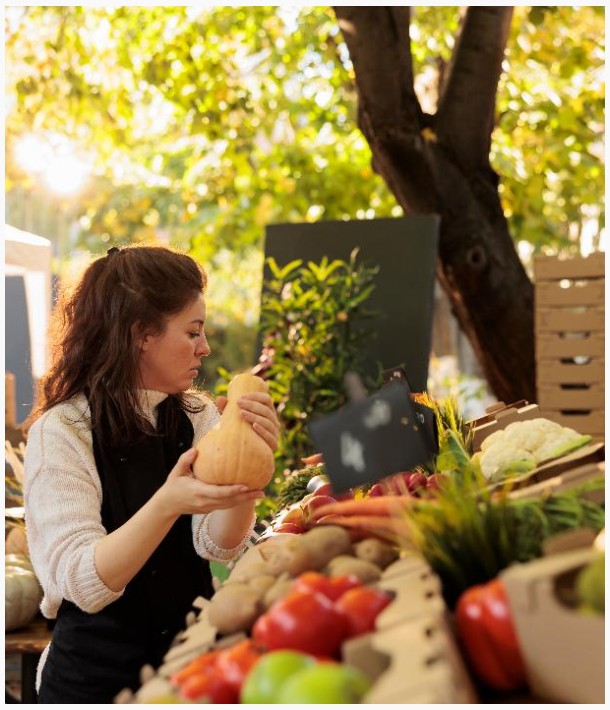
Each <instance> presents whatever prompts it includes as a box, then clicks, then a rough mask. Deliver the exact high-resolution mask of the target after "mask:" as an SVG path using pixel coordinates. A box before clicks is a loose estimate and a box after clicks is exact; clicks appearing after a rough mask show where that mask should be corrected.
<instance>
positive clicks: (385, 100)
mask: <svg viewBox="0 0 610 710" xmlns="http://www.w3.org/2000/svg"><path fill="white" fill-rule="evenodd" d="M333 9H334V12H335V15H336V17H337V20H338V22H339V27H340V28H341V31H342V34H343V38H344V40H345V43H346V44H347V47H348V49H349V54H350V58H351V60H352V64H353V65H354V72H355V74H356V86H357V88H358V94H359V97H360V117H361V119H363V118H364V117H366V119H367V121H368V122H369V123H370V124H371V125H372V126H374V127H375V131H380V130H383V129H384V127H385V126H390V127H392V128H393V129H396V128H398V127H403V128H404V130H405V132H411V131H416V130H419V120H420V117H421V113H422V112H421V108H420V105H419V102H418V100H417V96H416V95H415V89H414V86H413V62H412V59H411V42H410V39H409V22H410V10H409V8H408V7H343V6H341V7H334V8H333ZM361 128H363V127H362V126H361ZM363 130H364V128H363ZM365 133H366V131H365Z"/></svg>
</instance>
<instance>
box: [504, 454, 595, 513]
mask: <svg viewBox="0 0 610 710" xmlns="http://www.w3.org/2000/svg"><path fill="white" fill-rule="evenodd" d="M605 475H606V464H605V462H600V463H588V464H585V465H584V466H578V467H577V468H571V469H568V470H567V471H565V472H564V473H558V474H557V475H556V476H551V477H550V478H545V479H544V480H542V481H539V482H538V483H531V484H530V481H529V478H528V477H527V476H525V477H524V479H525V480H522V481H521V483H520V485H519V486H518V487H517V488H516V490H513V491H511V493H509V494H508V497H509V498H511V499H512V500H520V499H523V498H538V497H542V496H547V495H550V494H557V493H563V492H564V491H568V490H570V489H571V488H574V487H576V486H580V485H582V484H583V483H586V482H587V481H588V480H591V479H592V478H595V477H597V476H605ZM600 492H601V495H602V499H601V500H597V501H596V502H599V503H603V495H604V491H600ZM595 497H597V496H595ZM587 498H588V499H589V500H591V498H592V496H590V495H587Z"/></svg>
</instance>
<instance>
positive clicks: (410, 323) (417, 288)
mask: <svg viewBox="0 0 610 710" xmlns="http://www.w3.org/2000/svg"><path fill="white" fill-rule="evenodd" d="M439 226H440V217H439V216H438V215H412V216H409V217H402V218H399V219H371V220H351V221H346V222H341V221H327V222H315V223H313V224H310V223H306V224H272V225H269V226H268V227H267V229H266V237H265V258H267V257H273V258H274V259H275V260H276V262H277V263H278V265H279V266H280V267H282V266H285V265H286V264H288V263H290V262H291V261H294V260H295V259H302V260H303V263H304V264H307V262H308V261H313V262H314V263H316V264H318V263H320V261H321V260H322V257H323V256H327V257H328V258H329V260H333V259H341V260H343V261H349V256H350V253H351V252H352V250H353V249H354V248H355V247H359V249H360V251H359V254H358V261H359V262H360V263H363V262H365V263H368V264H369V265H371V266H378V267H379V274H378V276H377V278H376V280H375V285H376V287H375V290H374V291H373V293H372V295H371V297H370V298H369V299H368V300H367V309H370V310H372V311H376V312H377V314H378V315H377V317H376V319H375V320H373V321H372V323H373V328H374V330H375V337H374V338H372V339H371V341H370V344H369V350H368V352H367V353H366V363H365V371H364V373H363V374H367V373H368V374H370V375H372V374H374V373H375V372H376V369H375V363H377V362H380V363H381V365H382V368H383V369H385V368H391V367H394V366H395V365H396V364H397V363H402V364H403V365H404V367H405V370H406V371H407V373H408V375H409V381H410V383H411V386H412V387H413V388H414V391H416V392H423V391H425V390H426V389H427V380H428V360H429V357H430V346H431V339H432V316H433V306H434V279H435V263H436V256H437V246H438V233H439ZM263 276H264V278H265V279H270V278H271V273H270V271H269V268H268V266H267V265H266V264H265V269H264V272H263ZM260 343H261V337H260V334H259V349H260Z"/></svg>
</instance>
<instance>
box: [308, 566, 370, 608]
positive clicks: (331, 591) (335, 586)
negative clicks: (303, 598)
mask: <svg viewBox="0 0 610 710" xmlns="http://www.w3.org/2000/svg"><path fill="white" fill-rule="evenodd" d="M360 586H362V582H361V581H360V580H359V579H358V577H356V576H354V575H353V574H350V575H343V576H341V577H326V576H324V575H323V574H320V573H319V572H304V573H303V574H301V575H299V576H298V577H297V579H296V581H295V584H294V590H295V591H299V592H319V593H320V594H323V595H324V596H325V597H326V598H327V599H330V601H331V602H334V601H337V599H339V598H340V597H341V596H342V595H343V594H345V592H347V591H349V590H350V589H355V588H356V587H360Z"/></svg>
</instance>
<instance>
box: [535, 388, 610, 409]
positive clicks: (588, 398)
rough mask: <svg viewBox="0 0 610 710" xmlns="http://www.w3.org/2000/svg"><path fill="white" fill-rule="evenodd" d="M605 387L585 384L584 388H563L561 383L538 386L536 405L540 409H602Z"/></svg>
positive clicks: (604, 400) (604, 399)
mask: <svg viewBox="0 0 610 710" xmlns="http://www.w3.org/2000/svg"><path fill="white" fill-rule="evenodd" d="M605 402H606V389H605V387H604V385H603V383H602V384H595V385H587V386H586V387H585V388H584V389H565V388H562V386H561V385H541V386H540V387H538V405H539V407H540V409H541V410H543V409H545V410H549V409H550V410H565V409H588V410H599V409H603V408H604V405H605Z"/></svg>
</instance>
